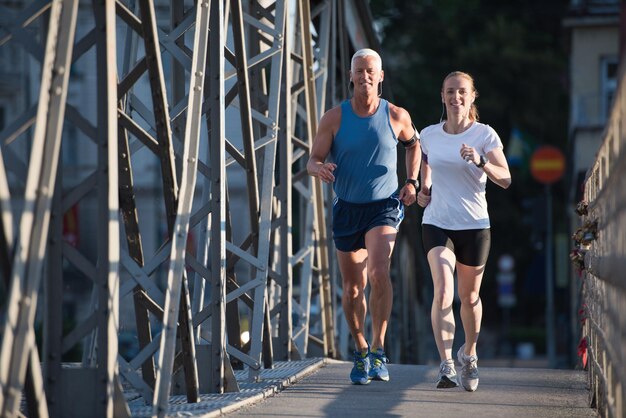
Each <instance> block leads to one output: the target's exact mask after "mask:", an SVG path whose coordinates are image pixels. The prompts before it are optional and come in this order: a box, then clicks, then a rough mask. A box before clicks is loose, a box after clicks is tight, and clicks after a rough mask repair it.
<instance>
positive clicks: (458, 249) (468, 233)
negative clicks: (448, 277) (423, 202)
mask: <svg viewBox="0 0 626 418" xmlns="http://www.w3.org/2000/svg"><path fill="white" fill-rule="evenodd" d="M422 243H423V244H424V251H426V254H428V252H429V251H430V250H432V249H433V248H435V247H446V248H449V249H451V250H452V252H454V255H455V256H456V260H457V261H458V262H459V263H461V264H465V265H466V266H473V267H478V266H483V265H485V263H487V257H488V256H489V249H490V247H491V230H490V229H489V228H485V229H465V230H461V231H453V230H450V229H442V228H439V227H437V226H435V225H429V224H423V225H422Z"/></svg>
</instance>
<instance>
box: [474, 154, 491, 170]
mask: <svg viewBox="0 0 626 418" xmlns="http://www.w3.org/2000/svg"><path fill="white" fill-rule="evenodd" d="M488 162H489V159H488V158H487V157H485V156H484V155H481V156H480V162H479V163H478V164H476V167H478V168H483V167H484V166H485V164H487V163H488Z"/></svg>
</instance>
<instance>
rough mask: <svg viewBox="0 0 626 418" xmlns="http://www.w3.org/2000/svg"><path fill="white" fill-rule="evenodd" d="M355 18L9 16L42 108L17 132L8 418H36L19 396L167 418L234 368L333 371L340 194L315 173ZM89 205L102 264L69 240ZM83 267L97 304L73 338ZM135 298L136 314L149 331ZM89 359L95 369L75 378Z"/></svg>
mask: <svg viewBox="0 0 626 418" xmlns="http://www.w3.org/2000/svg"><path fill="white" fill-rule="evenodd" d="M342 7H343V6H342V2H336V1H334V0H333V1H331V0H327V1H313V2H311V3H310V2H309V1H308V0H301V1H288V0H280V1H278V0H277V1H263V0H258V1H242V0H230V1H226V2H225V1H223V0H220V1H218V0H199V1H197V2H194V3H192V2H183V1H171V3H170V4H164V2H156V4H155V2H154V1H153V0H136V1H134V0H128V1H121V0H120V1H113V0H99V1H93V3H91V2H87V3H84V4H83V3H81V4H79V1H78V0H52V1H34V2H31V3H30V4H28V5H27V6H24V7H16V6H12V7H8V6H0V48H13V49H20V50H22V51H23V53H24V54H28V55H29V57H30V59H34V60H37V62H38V63H39V65H40V68H41V72H40V77H39V86H38V88H39V96H38V98H37V100H36V104H34V105H33V106H30V107H27V108H24V110H23V112H22V113H21V114H20V115H19V116H18V117H16V118H14V119H13V120H12V121H10V123H9V124H7V126H5V127H4V129H3V130H2V131H1V132H0V145H1V146H2V148H0V151H1V152H2V154H1V156H2V158H0V205H1V207H0V209H1V213H2V217H1V222H0V228H1V230H0V260H1V261H2V276H3V279H4V282H3V285H2V286H4V290H5V292H4V293H5V294H6V298H5V300H4V301H3V302H4V305H3V306H2V309H3V313H2V315H3V318H2V319H3V324H2V345H1V347H0V385H1V391H0V411H2V412H1V414H2V416H16V415H18V414H19V411H20V402H21V400H22V394H25V398H26V407H27V409H28V415H29V416H40V417H44V416H48V415H51V416H65V415H72V414H73V415H79V414H88V415H89V416H125V415H129V410H128V406H127V404H126V401H125V398H124V396H123V391H124V390H126V391H128V390H132V391H135V392H137V393H138V394H139V395H140V396H141V397H142V398H143V399H144V401H145V402H146V404H148V405H152V406H153V411H154V414H155V415H158V416H164V415H165V414H166V413H167V409H168V401H169V397H170V396H171V394H173V393H184V394H185V395H186V397H187V401H188V402H190V403H193V402H196V401H197V400H198V396H199V394H200V393H223V392H225V391H238V390H239V389H238V382H237V380H236V378H235V375H234V373H233V368H245V369H247V370H248V376H249V379H258V378H259V372H260V370H261V368H271V367H272V363H273V362H274V361H277V360H281V361H283V360H291V359H300V358H304V357H306V356H307V355H322V356H331V357H332V356H335V355H336V347H335V329H334V328H335V327H334V314H333V303H332V302H333V301H332V292H331V280H330V269H331V266H330V265H329V248H328V245H327V242H328V240H327V225H326V223H325V220H326V213H327V212H326V210H327V209H326V207H325V199H324V190H323V187H322V185H321V184H320V183H319V181H314V180H313V179H312V178H311V177H309V176H307V175H306V170H305V164H306V160H307V158H308V153H309V150H310V146H311V143H312V138H313V133H314V132H315V129H316V123H317V119H318V117H319V116H320V115H321V113H322V112H323V111H324V109H325V107H326V102H329V103H332V101H333V98H332V97H331V98H327V96H326V91H327V89H329V87H327V86H329V84H330V85H332V86H333V89H331V92H334V91H335V88H334V84H336V83H335V77H336V72H337V70H336V66H337V65H342V66H343V65H346V62H345V59H344V61H343V62H342V61H341V60H339V62H337V60H336V59H335V58H334V57H335V56H336V55H337V54H336V51H337V48H339V49H340V50H341V51H343V52H342V55H341V56H343V57H345V55H346V52H345V51H347V49H348V47H349V45H348V44H347V39H346V36H345V35H343V36H340V35H338V33H339V34H341V31H342V30H343V28H342V26H343V25H344V23H343V21H342V20H341V19H342V18H341V16H343V14H342V12H341V10H342ZM77 16H79V18H77ZM80 16H82V17H83V18H82V19H81V18H80ZM84 16H88V19H85V18H84ZM164 16H166V17H164ZM338 16H339V19H338ZM86 20H87V21H88V23H85V22H86ZM77 21H78V22H79V23H77ZM85 28H86V29H85ZM79 29H80V30H79ZM122 33H125V35H124V36H120V34H122ZM79 34H80V35H79ZM120 37H121V39H119V38H120ZM331 55H332V56H331ZM81 59H83V60H89V59H93V60H94V63H95V64H94V65H95V69H96V75H95V81H96V84H97V86H96V91H97V94H96V97H95V98H94V100H95V101H96V104H95V108H96V112H95V115H93V114H87V113H86V112H85V111H84V109H82V107H81V106H80V104H78V103H75V102H73V101H72V100H71V99H69V98H68V91H70V89H71V87H72V83H73V82H74V80H73V78H72V76H71V72H72V71H71V69H72V67H73V65H74V64H75V63H76V62H78V61H79V60H81ZM164 61H167V62H168V63H170V65H169V67H168V66H166V65H164ZM329 63H330V66H329ZM329 68H331V69H330V70H329ZM344 68H345V67H344ZM120 69H121V70H120ZM233 115H235V116H234V117H233ZM227 124H228V126H227ZM69 127H71V129H74V130H76V131H78V132H79V137H80V138H81V143H80V147H81V150H83V151H84V150H87V151H86V152H87V154H86V155H85V157H84V161H83V157H81V170H79V171H78V172H77V171H76V170H74V171H71V170H68V169H67V167H66V166H65V164H64V150H65V149H69V148H71V147H72V146H74V145H76V144H66V142H65V141H64V138H65V137H64V133H65V131H66V130H67V129H69ZM227 128H228V129H227ZM227 131H228V132H235V133H234V134H232V136H227V133H226V132H227ZM145 160H148V161H150V162H151V163H152V165H153V167H156V170H157V172H158V174H157V177H158V178H159V180H158V187H157V188H156V189H155V190H156V191H155V192H154V194H155V196H156V198H155V199H154V200H153V204H154V205H157V206H158V207H160V208H161V209H162V212H163V213H164V217H165V219H164V220H163V221H162V224H163V225H164V231H165V232H164V234H163V236H161V237H159V242H158V243H157V245H156V248H157V249H156V251H150V252H147V251H145V250H144V249H145V248H146V247H147V245H146V242H145V238H144V236H145V234H142V227H144V225H145V222H144V221H143V220H142V213H143V212H142V210H141V208H140V207H139V206H140V205H138V194H140V193H142V191H141V187H139V186H137V179H138V178H141V176H146V175H147V174H146V172H145V171H144V170H145V167H146V164H144V163H142V161H145ZM77 173H79V174H77ZM235 179H239V181H240V182H243V185H244V186H243V189H244V190H245V191H246V192H245V193H240V192H235V186H234V185H233V184H231V183H232V182H234V181H235ZM237 201H239V203H237ZM241 202H243V203H241ZM77 206H81V207H92V208H94V209H93V213H94V218H93V222H95V225H94V226H93V229H92V231H93V233H95V236H90V237H81V238H82V240H81V242H85V241H89V242H90V244H91V246H92V247H93V248H95V251H94V252H90V251H89V250H88V249H84V248H83V246H82V245H80V244H77V243H76V242H72V241H71V240H70V239H68V236H67V235H66V234H65V233H64V220H65V221H67V219H68V216H70V215H71V214H72V211H73V210H74V209H75V208H76V207H77ZM235 207H237V209H234V208H235ZM242 223H243V224H247V225H248V228H247V230H246V234H245V236H244V237H243V238H237V237H236V234H234V233H233V230H234V229H236V227H237V226H238V225H240V224H242ZM295 231H297V233H296V232H295ZM191 235H193V237H194V239H193V240H191V239H190V236H191ZM190 243H193V245H190ZM68 269H71V270H72V271H73V275H74V276H78V277H80V279H81V282H82V284H81V285H82V286H86V287H88V289H89V292H90V294H91V298H90V302H89V306H90V308H89V309H88V310H87V312H86V314H85V315H83V316H82V317H78V316H77V317H75V318H72V321H71V324H72V326H71V327H70V329H64V323H67V321H66V319H65V318H66V317H67V312H64V304H63V303H62V301H63V300H64V298H66V297H68V294H70V293H71V289H69V287H71V286H72V285H74V284H75V281H70V280H66V279H65V278H66V272H67V270H68ZM242 272H243V273H242ZM41 289H43V291H42V292H41V294H42V295H43V297H42V299H43V300H42V301H41V302H39V301H38V295H39V294H40V290H41ZM121 301H128V304H129V305H130V304H132V309H130V311H131V312H132V313H133V315H134V318H133V321H134V322H133V321H131V322H133V323H132V324H126V323H125V321H126V322H128V319H125V318H123V317H122V316H121V315H120V304H121ZM126 304H127V303H126V302H122V305H124V306H125V305H126ZM36 317H37V318H39V317H41V318H44V319H43V321H36V320H35V319H36ZM39 322H41V329H42V334H43V346H42V348H41V351H40V350H39V349H38V348H37V343H36V327H37V326H38V323H39ZM121 328H124V329H125V330H127V331H128V330H129V329H131V330H132V332H133V333H134V335H135V336H136V339H137V341H138V345H139V349H138V350H137V353H135V354H134V355H133V356H132V358H125V357H123V356H122V355H121V354H120V352H119V349H118V346H119V341H118V338H119V333H120V330H121ZM242 331H248V332H249V335H250V338H249V341H248V342H246V341H244V340H242V338H241V334H242ZM77 348H79V351H80V352H81V353H82V361H80V362H78V363H73V364H71V365H68V364H67V363H65V362H64V357H66V356H67V355H68V353H69V352H71V351H72V350H76V349H77ZM40 353H41V358H40V357H39V356H40ZM122 384H123V385H124V387H125V389H124V390H123V389H122ZM70 396H71V397H70ZM77 398H78V399H81V402H79V403H78V404H79V405H77V403H76V402H75V399H77Z"/></svg>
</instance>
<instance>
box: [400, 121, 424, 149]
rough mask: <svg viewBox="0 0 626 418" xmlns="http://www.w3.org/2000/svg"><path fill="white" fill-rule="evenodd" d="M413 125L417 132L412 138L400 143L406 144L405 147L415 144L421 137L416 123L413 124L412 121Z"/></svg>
mask: <svg viewBox="0 0 626 418" xmlns="http://www.w3.org/2000/svg"><path fill="white" fill-rule="evenodd" d="M411 126H412V127H413V131H414V132H415V133H414V134H413V136H412V137H411V139H409V140H408V141H400V143H401V144H402V145H403V146H404V148H409V147H412V146H413V144H415V143H416V142H417V141H419V139H420V137H419V134H418V133H417V129H415V125H413V123H411Z"/></svg>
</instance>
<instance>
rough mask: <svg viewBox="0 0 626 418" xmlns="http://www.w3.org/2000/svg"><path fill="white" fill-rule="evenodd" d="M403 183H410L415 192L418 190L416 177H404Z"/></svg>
mask: <svg viewBox="0 0 626 418" xmlns="http://www.w3.org/2000/svg"><path fill="white" fill-rule="evenodd" d="M404 184H412V185H413V187H415V192H416V193H417V191H418V190H419V187H420V183H419V181H417V180H416V179H406V181H405V182H404Z"/></svg>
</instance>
